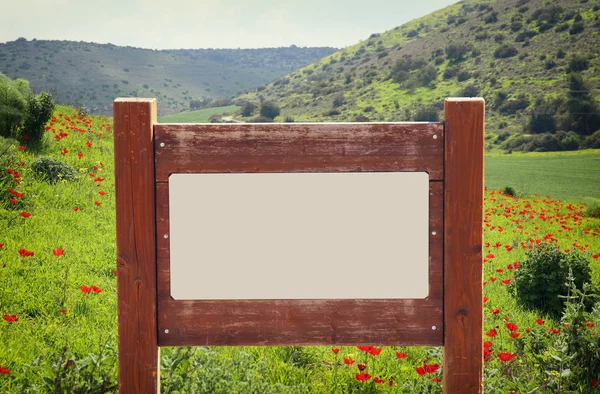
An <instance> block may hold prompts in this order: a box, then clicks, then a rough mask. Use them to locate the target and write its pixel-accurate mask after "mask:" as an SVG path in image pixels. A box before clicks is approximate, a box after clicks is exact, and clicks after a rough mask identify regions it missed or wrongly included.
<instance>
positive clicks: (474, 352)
mask: <svg viewBox="0 0 600 394" xmlns="http://www.w3.org/2000/svg"><path fill="white" fill-rule="evenodd" d="M484 111H485V104H484V101H483V99H480V98H473V99H446V101H445V129H446V130H445V131H446V134H445V143H446V148H445V155H446V160H445V181H444V187H445V192H444V193H445V201H444V230H445V231H444V234H445V235H444V284H445V287H444V369H443V371H444V381H443V389H444V393H447V394H450V393H461V394H467V393H481V392H483V386H482V385H483V379H482V376H483V289H482V270H483V264H482V233H481V228H482V224H483V154H484V117H485V114H484Z"/></svg>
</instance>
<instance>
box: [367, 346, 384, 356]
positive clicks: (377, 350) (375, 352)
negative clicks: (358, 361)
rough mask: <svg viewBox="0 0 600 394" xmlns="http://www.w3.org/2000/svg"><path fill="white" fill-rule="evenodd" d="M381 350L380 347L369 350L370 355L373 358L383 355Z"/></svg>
mask: <svg viewBox="0 0 600 394" xmlns="http://www.w3.org/2000/svg"><path fill="white" fill-rule="evenodd" d="M381 349H382V348H380V347H373V348H372V349H371V350H369V354H370V355H371V356H379V354H380V353H381Z"/></svg>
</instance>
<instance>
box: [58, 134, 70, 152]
mask: <svg viewBox="0 0 600 394" xmlns="http://www.w3.org/2000/svg"><path fill="white" fill-rule="evenodd" d="M57 137H58V136H57ZM59 139H60V138H59ZM67 153H69V150H68V149H67V148H63V150H62V151H61V152H60V154H61V155H63V156H64V155H66V154H67Z"/></svg>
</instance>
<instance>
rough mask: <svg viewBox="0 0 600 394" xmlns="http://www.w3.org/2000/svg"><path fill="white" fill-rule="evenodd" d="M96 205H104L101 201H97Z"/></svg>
mask: <svg viewBox="0 0 600 394" xmlns="http://www.w3.org/2000/svg"><path fill="white" fill-rule="evenodd" d="M94 204H96V205H98V206H100V205H101V204H102V203H101V202H100V201H95V202H94Z"/></svg>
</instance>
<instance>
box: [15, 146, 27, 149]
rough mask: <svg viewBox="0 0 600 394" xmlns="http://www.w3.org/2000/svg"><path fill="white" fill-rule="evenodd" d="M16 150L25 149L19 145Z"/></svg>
mask: <svg viewBox="0 0 600 394" xmlns="http://www.w3.org/2000/svg"><path fill="white" fill-rule="evenodd" d="M17 149H18V150H25V149H26V148H25V147H24V146H22V145H19V146H18V147H17Z"/></svg>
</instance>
